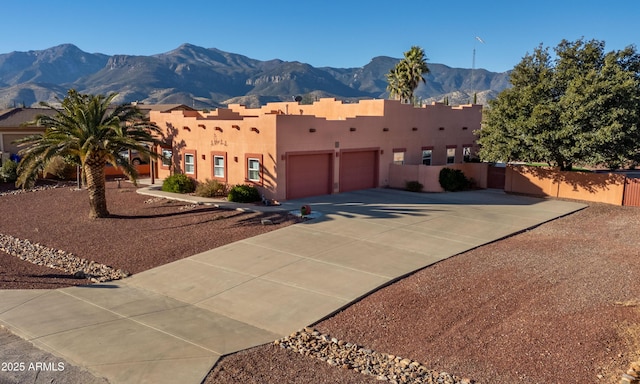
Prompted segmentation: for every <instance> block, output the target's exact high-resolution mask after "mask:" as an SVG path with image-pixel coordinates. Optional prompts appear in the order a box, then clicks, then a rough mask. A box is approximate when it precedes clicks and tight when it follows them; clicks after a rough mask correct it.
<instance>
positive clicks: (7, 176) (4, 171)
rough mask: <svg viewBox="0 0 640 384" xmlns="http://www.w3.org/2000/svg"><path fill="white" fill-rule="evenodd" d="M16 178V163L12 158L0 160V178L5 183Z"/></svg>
mask: <svg viewBox="0 0 640 384" xmlns="http://www.w3.org/2000/svg"><path fill="white" fill-rule="evenodd" d="M17 179H18V163H17V162H15V161H13V160H6V161H4V162H2V167H0V180H2V181H3V182H5V183H12V182H14V181H16V180H17Z"/></svg>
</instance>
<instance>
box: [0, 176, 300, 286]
mask: <svg viewBox="0 0 640 384" xmlns="http://www.w3.org/2000/svg"><path fill="white" fill-rule="evenodd" d="M5 189H6V186H5ZM135 189H136V188H135V187H133V185H132V184H130V183H121V188H117V185H116V183H115V182H108V183H107V205H108V209H109V212H110V213H111V215H112V217H110V218H106V219H99V220H92V219H90V218H89V206H88V204H89V199H88V197H87V191H86V190H75V189H74V188H73V187H63V188H56V189H50V190H46V191H37V192H29V193H23V194H18V195H6V196H1V197H0V212H1V214H0V233H3V234H5V235H11V236H14V237H17V238H20V239H28V240H30V241H32V242H38V243H40V244H42V245H44V246H47V247H50V248H56V249H62V250H65V251H67V252H71V253H73V254H75V255H76V256H79V257H82V258H84V259H88V260H93V261H96V262H99V263H102V264H106V265H109V266H111V267H114V268H119V269H122V270H125V271H128V272H130V273H138V272H141V271H144V270H147V269H150V268H153V267H156V266H159V265H162V264H166V263H169V262H171V261H175V260H178V259H182V258H184V257H187V256H191V255H195V254H197V253H200V252H203V251H206V250H208V249H212V248H216V247H219V246H221V245H224V244H228V243H231V242H234V241H237V240H241V239H244V238H247V237H251V236H255V235H258V234H261V233H265V232H268V231H272V230H275V229H278V228H282V227H283V226H286V225H290V224H292V223H295V222H296V221H297V218H295V217H294V216H291V215H287V214H284V213H268V214H267V213H265V214H263V213H244V212H240V211H235V210H223V209H218V208H215V207H211V206H205V205H200V206H191V205H189V204H188V203H184V202H178V201H169V200H165V199H157V198H151V197H149V196H143V195H140V194H138V193H136V192H135ZM265 218H266V219H271V220H272V222H273V223H274V224H275V225H262V224H261V219H265ZM0 260H1V261H2V263H1V264H0V289H11V288H20V289H24V288H60V287H64V286H69V285H78V284H87V280H84V279H80V280H79V279H73V278H72V277H70V276H69V275H68V274H66V273H64V272H62V271H58V270H53V269H49V268H45V267H40V266H35V265H32V264H31V263H27V262H24V261H21V260H19V259H17V258H16V257H11V256H9V255H7V254H4V253H2V252H0Z"/></svg>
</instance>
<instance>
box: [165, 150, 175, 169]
mask: <svg viewBox="0 0 640 384" xmlns="http://www.w3.org/2000/svg"><path fill="white" fill-rule="evenodd" d="M171 157H173V151H172V150H171V148H162V166H163V167H170V166H171Z"/></svg>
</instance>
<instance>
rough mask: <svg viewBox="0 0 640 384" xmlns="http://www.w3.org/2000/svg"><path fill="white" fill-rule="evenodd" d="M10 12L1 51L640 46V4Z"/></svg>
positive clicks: (330, 61) (140, 4) (358, 59)
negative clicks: (586, 42)
mask: <svg viewBox="0 0 640 384" xmlns="http://www.w3.org/2000/svg"><path fill="white" fill-rule="evenodd" d="M232 4H239V5H237V6H234V5H232ZM2 14H3V18H2V21H1V22H0V36H2V38H1V39H0V53H9V52H12V51H29V50H41V49H46V48H50V47H53V46H56V45H59V44H64V43H71V44H75V45H76V46H78V47H79V48H80V49H82V50H83V51H86V52H91V53H104V54H108V55H113V54H130V55H152V54H158V53H164V52H167V51H170V50H172V49H175V48H177V47H178V46H179V45H181V44H183V43H191V44H195V45H198V46H202V47H205V48H218V49H221V50H223V51H228V52H233V53H239V54H242V55H245V56H248V57H251V58H254V59H259V60H269V59H275V58H278V59H282V60H287V61H301V62H305V63H309V64H311V65H313V66H316V67H320V66H331V67H340V68H347V67H361V66H364V65H366V64H367V63H368V62H369V61H370V60H371V59H372V58H373V57H375V56H391V57H401V56H402V53H403V52H404V51H406V50H408V49H409V48H410V47H411V46H412V45H418V46H420V47H422V48H424V50H425V52H426V54H427V57H428V62H431V63H440V64H445V65H448V66H450V67H461V68H471V67H472V65H473V50H474V48H475V50H476V55H475V66H476V68H485V69H488V70H490V71H496V72H502V71H506V70H509V69H512V68H513V67H514V66H515V65H516V64H517V63H518V62H519V61H520V60H521V59H522V57H523V56H524V55H525V54H526V53H527V52H532V51H533V49H534V48H535V47H537V46H538V45H539V44H541V43H542V44H543V45H544V46H548V47H555V46H556V45H557V44H558V43H559V42H560V41H561V40H562V39H568V40H577V39H579V38H581V37H585V38H586V39H597V40H604V41H605V42H606V49H607V50H614V49H622V48H624V47H625V46H628V45H632V44H633V45H637V44H638V43H639V42H640V28H639V27H638V19H639V18H640V1H637V0H609V1H606V2H603V1H597V2H596V1H593V0H581V1H579V0H555V1H548V0H540V1H526V0H525V1H513V0H510V1H503V0H497V1H485V2H482V1H466V0H461V1H443V0H435V1H431V0H429V1H419V0H418V1H413V2H401V1H397V0H396V1H384V2H382V1H375V0H373V1H372V0H368V1H360V0H354V1H350V0H342V1H335V0H324V1H318V2H309V1H305V0H297V1H290V0H282V1H278V0H274V1H264V0H261V1H254V0H244V1H240V2H231V1H217V0H209V1H206V0H203V1H199V0H196V1H181V2H167V3H165V2H160V1H147V0H133V1H131V0H128V1H121V0H111V1H100V2H94V1H92V0H88V1H87V0H85V1H79V0H66V1H50V0H35V1H21V2H19V1H9V2H3V4H2ZM476 36H478V37H480V38H481V39H482V40H483V41H484V43H481V42H479V41H478V40H477V39H476Z"/></svg>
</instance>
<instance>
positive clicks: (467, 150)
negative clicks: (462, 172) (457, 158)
mask: <svg viewBox="0 0 640 384" xmlns="http://www.w3.org/2000/svg"><path fill="white" fill-rule="evenodd" d="M462 159H463V160H464V162H465V163H468V162H469V161H470V160H471V147H462Z"/></svg>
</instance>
